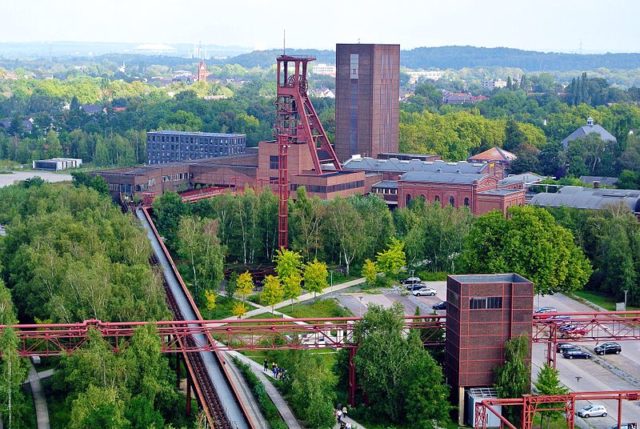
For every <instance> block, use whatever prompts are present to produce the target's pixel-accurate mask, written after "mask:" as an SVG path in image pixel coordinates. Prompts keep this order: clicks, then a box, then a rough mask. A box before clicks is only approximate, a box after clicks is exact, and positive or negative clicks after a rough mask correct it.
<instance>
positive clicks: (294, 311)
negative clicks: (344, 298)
mask: <svg viewBox="0 0 640 429" xmlns="http://www.w3.org/2000/svg"><path fill="white" fill-rule="evenodd" d="M279 311H280V312H282V313H284V314H286V315H288V316H291V317H296V318H305V317H347V316H352V314H351V312H350V311H349V310H347V309H346V308H343V307H342V306H341V305H340V304H339V303H338V301H337V300H336V299H333V298H331V299H321V300H319V301H313V302H309V303H304V304H293V307H292V306H290V305H287V306H286V307H282V308H281V309H279Z"/></svg>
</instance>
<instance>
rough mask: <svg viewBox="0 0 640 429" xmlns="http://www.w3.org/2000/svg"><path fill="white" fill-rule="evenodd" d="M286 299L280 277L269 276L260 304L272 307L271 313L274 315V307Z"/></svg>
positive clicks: (265, 281) (266, 278) (265, 280)
mask: <svg viewBox="0 0 640 429" xmlns="http://www.w3.org/2000/svg"><path fill="white" fill-rule="evenodd" d="M283 298H284V288H283V287H282V284H281V283H280V280H279V279H278V277H275V276H271V275H269V276H267V277H265V279H264V287H263V288H262V292H261V293H260V302H262V303H263V304H264V305H270V306H271V312H272V313H273V311H274V308H273V306H274V305H276V304H277V303H279V302H280V301H282V299H283Z"/></svg>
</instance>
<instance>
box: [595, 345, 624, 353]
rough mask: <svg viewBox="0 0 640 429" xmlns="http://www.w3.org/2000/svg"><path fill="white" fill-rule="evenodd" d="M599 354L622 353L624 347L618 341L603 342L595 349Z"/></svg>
mask: <svg viewBox="0 0 640 429" xmlns="http://www.w3.org/2000/svg"><path fill="white" fill-rule="evenodd" d="M593 351H594V352H596V354H598V355H611V354H620V353H621V352H622V347H621V346H620V344H618V343H602V344H600V345H599V346H596V348H594V349H593Z"/></svg>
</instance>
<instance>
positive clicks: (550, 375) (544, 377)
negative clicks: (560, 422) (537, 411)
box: [534, 363, 569, 428]
mask: <svg viewBox="0 0 640 429" xmlns="http://www.w3.org/2000/svg"><path fill="white" fill-rule="evenodd" d="M534 386H535V388H536V391H537V393H538V394H539V395H565V394H567V393H569V389H567V388H566V387H565V386H563V385H562V384H561V383H560V376H559V373H558V370H557V369H555V368H553V367H552V366H549V365H548V364H546V363H545V364H544V365H543V366H542V368H541V369H540V372H539V373H538V379H537V380H536V382H535V383H534ZM561 405H562V404H558V403H556V404H544V405H542V406H541V407H540V408H543V409H544V408H551V407H554V406H555V407H558V406H561ZM541 416H542V421H544V419H545V418H546V420H547V428H548V427H549V425H550V424H551V420H556V419H560V418H562V417H564V415H563V413H562V412H561V411H545V412H544V413H542V414H541Z"/></svg>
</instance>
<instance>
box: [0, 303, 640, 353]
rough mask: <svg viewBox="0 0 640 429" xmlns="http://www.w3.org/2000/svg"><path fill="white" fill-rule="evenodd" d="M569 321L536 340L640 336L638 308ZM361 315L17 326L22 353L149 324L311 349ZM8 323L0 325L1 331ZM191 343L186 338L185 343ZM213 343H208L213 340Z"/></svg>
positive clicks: (122, 336) (334, 341) (547, 328)
mask: <svg viewBox="0 0 640 429" xmlns="http://www.w3.org/2000/svg"><path fill="white" fill-rule="evenodd" d="M558 315H562V316H568V317H569V319H567V320H561V321H558V320H553V319H544V318H539V317H534V320H533V333H532V340H533V342H537V343H547V344H549V345H550V346H551V345H552V346H553V347H552V349H553V351H554V354H555V344H556V343H557V342H558V341H559V340H560V339H561V335H560V333H561V331H560V329H559V326H561V325H563V324H572V325H575V326H576V327H577V328H576V329H584V330H586V333H585V334H584V335H580V336H574V337H572V338H571V341H572V342H587V341H591V342H592V341H610V340H616V341H624V340H640V311H629V312H620V311H618V312H616V311H612V312H602V313H598V312H590V313H562V314H560V313H559V314H558ZM358 320H361V318H359V317H328V318H304V319H247V320H238V319H233V320H187V321H185V320H180V321H176V320H172V321H160V322H101V321H99V320H87V321H84V322H81V323H70V324H35V325H24V324H23V325H14V326H13V328H14V329H15V330H16V334H17V335H18V338H19V339H20V342H21V348H20V354H21V355H22V356H31V355H40V356H55V355H60V354H64V353H70V352H73V351H74V350H76V349H78V348H79V347H81V346H82V344H83V343H84V342H85V341H86V338H87V333H88V331H89V329H91V328H93V329H95V330H97V331H98V332H100V334H101V335H102V336H103V337H104V338H105V339H108V340H110V342H111V343H112V346H113V348H114V350H115V351H117V350H118V348H119V347H120V344H121V341H126V340H127V339H128V338H129V337H131V336H132V335H133V332H134V330H135V329H136V328H137V327H139V326H141V325H146V324H153V325H155V326H156V327H157V330H158V335H159V336H160V337H161V338H162V341H163V351H164V352H166V353H175V352H181V351H183V350H185V351H187V352H192V351H202V350H214V349H215V350H273V349H310V348H334V349H338V348H350V347H356V344H354V342H353V329H354V325H355V322H357V321H358ZM445 324H446V316H444V315H429V316H406V317H405V328H406V329H422V330H425V331H427V330H428V331H429V332H433V340H429V339H427V340H426V341H425V344H426V345H430V346H432V345H438V344H440V345H441V344H442V340H441V337H440V335H439V334H440V332H441V330H442V329H445ZM5 327H6V326H4V325H0V329H3V328H5ZM195 334H205V335H207V334H210V335H211V336H212V337H213V338H215V339H216V340H218V341H219V342H221V343H224V344H218V345H215V346H213V345H211V344H197V343H193V342H192V344H191V345H183V346H181V345H180V342H181V341H183V340H184V339H185V338H187V337H191V336H193V335H195ZM184 343H185V344H187V343H186V342H184ZM209 343H210V342H209Z"/></svg>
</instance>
